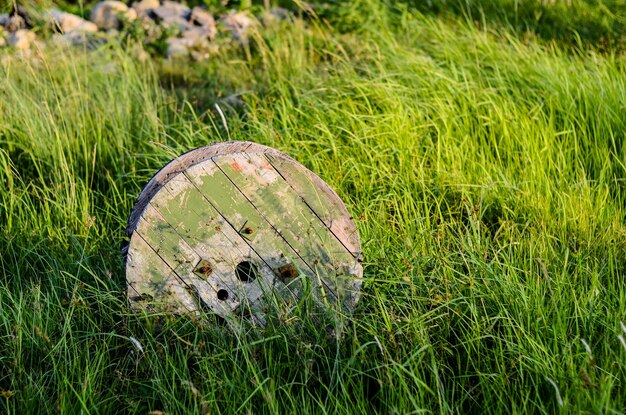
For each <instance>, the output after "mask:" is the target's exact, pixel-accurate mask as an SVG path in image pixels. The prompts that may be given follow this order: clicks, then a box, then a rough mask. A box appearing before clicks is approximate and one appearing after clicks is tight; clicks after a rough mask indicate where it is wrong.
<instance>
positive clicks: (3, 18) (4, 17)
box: [0, 13, 9, 27]
mask: <svg viewBox="0 0 626 415" xmlns="http://www.w3.org/2000/svg"><path fill="white" fill-rule="evenodd" d="M8 24H9V15H8V14H6V13H0V26H2V27H6V26H7V25H8Z"/></svg>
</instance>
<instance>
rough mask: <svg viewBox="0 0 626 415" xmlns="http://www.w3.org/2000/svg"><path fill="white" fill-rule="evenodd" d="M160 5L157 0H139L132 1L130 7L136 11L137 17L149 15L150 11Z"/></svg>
mask: <svg viewBox="0 0 626 415" xmlns="http://www.w3.org/2000/svg"><path fill="white" fill-rule="evenodd" d="M159 6H161V3H159V0H141V1H138V2H135V3H133V6H132V8H133V9H134V10H135V11H136V12H137V17H140V18H146V17H148V16H149V14H150V11H152V10H154V9H156V8H157V7H159Z"/></svg>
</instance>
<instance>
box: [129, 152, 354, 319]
mask: <svg viewBox="0 0 626 415" xmlns="http://www.w3.org/2000/svg"><path fill="white" fill-rule="evenodd" d="M127 233H128V235H129V236H130V245H129V247H128V253H127V257H126V279H127V282H128V297H129V300H130V302H131V305H132V307H133V308H134V309H136V310H146V311H156V312H163V311H168V312H172V313H177V314H185V313H197V312H200V311H207V312H212V313H216V314H217V315H219V316H221V317H223V318H225V319H226V320H227V321H237V319H247V320H250V321H251V322H253V323H256V324H260V325H264V324H265V321H266V315H267V312H268V310H269V308H270V307H271V306H278V307H280V308H281V309H286V310H289V309H290V308H293V307H296V306H297V305H298V304H301V303H302V300H303V299H304V298H309V299H310V300H311V301H312V304H315V305H316V307H314V309H315V310H317V311H318V312H321V313H325V312H327V311H329V310H330V311H335V312H338V314H340V315H347V314H349V313H350V312H351V311H352V310H353V309H354V307H355V305H356V303H357V301H358V298H359V290H360V288H361V283H362V277H363V267H362V265H361V247H360V243H359V238H358V234H357V230H356V226H355V224H354V222H353V221H352V219H351V217H350V215H349V213H348V211H347V209H346V207H345V206H344V204H343V202H342V201H341V199H340V198H339V197H338V196H337V194H336V193H335V192H334V191H333V190H332V189H331V188H330V186H328V185H327V184H326V183H325V182H324V181H323V180H322V179H320V178H319V177H318V176H317V175H315V174H314V173H312V172H311V171H309V170H308V169H306V168H305V167H304V166H302V165H301V164H300V163H298V162H296V161H295V160H293V159H292V158H290V157H288V156H286V155H285V154H283V153H281V152H279V151H277V150H274V149H272V148H270V147H266V146H262V145H259V144H255V143H250V142H225V143H218V144H214V145H211V146H207V147H202V148H198V149H196V150H193V151H190V152H188V153H186V154H183V155H182V156H180V157H178V158H176V159H175V160H173V161H172V162H170V163H169V164H168V165H167V166H165V167H164V168H163V169H162V170H160V171H159V172H158V173H157V174H156V175H155V176H154V177H153V178H152V180H150V182H149V183H148V185H147V186H146V187H145V188H144V190H143V191H142V193H141V195H140V196H139V198H138V199H137V203H136V204H135V208H134V210H133V212H132V214H131V216H130V219H129V222H128V228H127Z"/></svg>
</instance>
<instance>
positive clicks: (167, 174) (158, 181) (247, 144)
mask: <svg viewBox="0 0 626 415" xmlns="http://www.w3.org/2000/svg"><path fill="white" fill-rule="evenodd" d="M240 152H247V153H264V154H273V155H276V156H278V157H282V158H285V159H288V160H291V161H293V162H296V163H297V161H296V160H293V159H292V158H291V157H289V156H287V155H286V154H284V153H281V152H280V151H278V150H276V149H273V148H271V147H267V146H264V145H262V144H257V143H253V142H251V141H223V142H219V143H214V144H210V145H208V146H205V147H200V148H196V149H194V150H190V151H188V152H187V153H184V154H182V155H180V156H178V157H177V158H175V159H174V160H172V161H170V162H169V163H168V164H167V165H165V167H163V168H162V169H161V170H159V171H158V172H157V173H156V174H155V175H154V176H153V177H152V179H150V181H149V182H148V184H147V185H146V186H145V187H144V188H143V190H142V191H141V194H140V195H139V197H138V198H137V201H136V202H135V206H134V207H133V211H132V212H131V214H130V218H129V219H128V225H127V226H126V235H127V236H129V237H130V236H131V235H132V234H133V232H134V231H135V229H136V228H137V223H138V222H139V218H141V214H142V213H143V211H144V210H145V209H146V206H148V202H149V201H150V199H152V198H153V197H154V195H155V194H157V192H158V191H159V190H160V189H161V188H162V187H163V186H164V185H165V184H167V183H168V182H169V181H170V180H172V179H173V178H174V177H175V176H176V175H178V174H179V173H181V172H183V171H185V170H187V169H188V168H189V167H191V166H193V165H195V164H198V163H201V162H203V161H205V160H208V159H210V158H211V157H214V156H216V155H218V154H224V155H226V154H233V153H240ZM298 164H300V163H298ZM320 180H321V179H320Z"/></svg>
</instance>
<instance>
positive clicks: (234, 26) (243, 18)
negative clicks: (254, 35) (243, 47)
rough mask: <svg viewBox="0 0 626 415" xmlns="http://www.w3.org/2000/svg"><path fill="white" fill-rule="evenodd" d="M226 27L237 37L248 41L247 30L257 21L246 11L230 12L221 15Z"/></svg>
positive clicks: (239, 39) (242, 40)
mask: <svg viewBox="0 0 626 415" xmlns="http://www.w3.org/2000/svg"><path fill="white" fill-rule="evenodd" d="M221 20H222V22H223V23H224V26H225V27H226V29H228V30H229V31H230V32H231V33H232V34H233V37H234V38H235V39H237V40H238V41H240V42H242V43H245V42H247V32H248V30H249V29H250V27H252V26H253V25H254V23H255V21H254V20H252V19H251V18H250V17H248V14H247V13H246V12H237V13H229V14H226V15H223V16H222V17H221Z"/></svg>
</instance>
